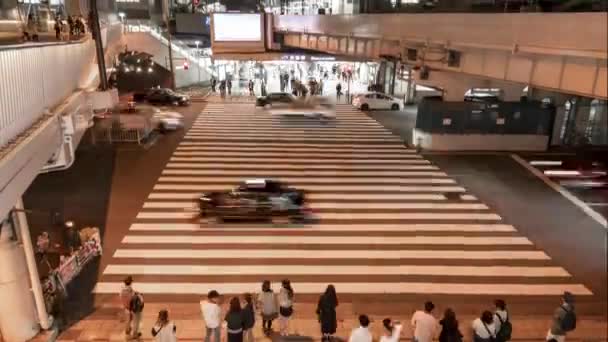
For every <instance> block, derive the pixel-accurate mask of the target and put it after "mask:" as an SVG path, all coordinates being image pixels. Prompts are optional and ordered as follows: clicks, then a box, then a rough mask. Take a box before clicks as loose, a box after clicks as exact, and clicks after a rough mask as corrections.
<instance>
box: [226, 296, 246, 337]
mask: <svg viewBox="0 0 608 342" xmlns="http://www.w3.org/2000/svg"><path fill="white" fill-rule="evenodd" d="M224 320H225V321H226V325H227V326H226V335H227V337H228V338H227V341H228V342H243V328H244V327H245V323H244V322H243V312H242V310H241V301H240V300H239V299H238V297H233V298H232V299H231V300H230V308H229V309H228V312H227V313H226V317H225V318H224Z"/></svg>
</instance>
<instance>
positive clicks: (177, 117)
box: [152, 110, 184, 132]
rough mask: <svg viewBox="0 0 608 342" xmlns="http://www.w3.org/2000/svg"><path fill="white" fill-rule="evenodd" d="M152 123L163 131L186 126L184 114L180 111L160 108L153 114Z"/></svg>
mask: <svg viewBox="0 0 608 342" xmlns="http://www.w3.org/2000/svg"><path fill="white" fill-rule="evenodd" d="M152 124H153V125H154V127H156V128H157V129H158V130H159V131H161V132H167V131H175V130H177V129H180V128H183V127H184V116H183V115H182V114H180V113H178V112H168V111H161V110H158V111H156V112H155V113H154V115H153V116H152Z"/></svg>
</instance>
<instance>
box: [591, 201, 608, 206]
mask: <svg viewBox="0 0 608 342" xmlns="http://www.w3.org/2000/svg"><path fill="white" fill-rule="evenodd" d="M586 203H587V205H590V206H592V207H608V202H607V203H592V202H586Z"/></svg>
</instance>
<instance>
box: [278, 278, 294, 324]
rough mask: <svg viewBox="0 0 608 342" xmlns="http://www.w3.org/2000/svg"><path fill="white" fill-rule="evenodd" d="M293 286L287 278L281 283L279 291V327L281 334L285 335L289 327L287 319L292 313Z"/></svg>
mask: <svg viewBox="0 0 608 342" xmlns="http://www.w3.org/2000/svg"><path fill="white" fill-rule="evenodd" d="M293 295H294V293H293V288H292V287H291V282H290V281H289V280H288V279H285V280H283V282H282V283H281V291H279V328H280V333H281V336H287V328H288V327H289V319H290V318H291V315H293Z"/></svg>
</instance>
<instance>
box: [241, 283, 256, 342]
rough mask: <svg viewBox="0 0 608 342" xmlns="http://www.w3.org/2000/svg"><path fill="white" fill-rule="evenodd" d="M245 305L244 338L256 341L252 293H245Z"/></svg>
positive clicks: (247, 341) (252, 341)
mask: <svg viewBox="0 0 608 342" xmlns="http://www.w3.org/2000/svg"><path fill="white" fill-rule="evenodd" d="M243 298H244V299H245V306H244V307H243V329H244V332H243V340H244V341H245V342H254V338H253V327H254V326H255V309H254V303H253V298H252V297H251V293H245V295H244V296H243Z"/></svg>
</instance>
